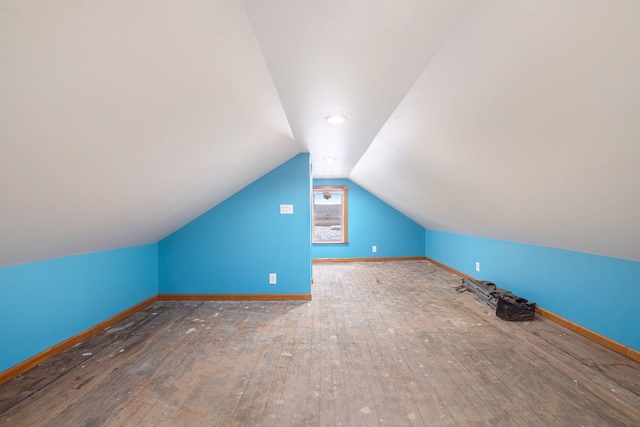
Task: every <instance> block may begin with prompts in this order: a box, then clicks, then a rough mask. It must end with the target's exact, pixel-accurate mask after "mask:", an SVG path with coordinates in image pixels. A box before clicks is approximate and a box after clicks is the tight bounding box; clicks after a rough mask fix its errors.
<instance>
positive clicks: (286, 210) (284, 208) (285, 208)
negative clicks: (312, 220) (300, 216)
mask: <svg viewBox="0 0 640 427" xmlns="http://www.w3.org/2000/svg"><path fill="white" fill-rule="evenodd" d="M280 213H281V214H282V215H292V214H293V205H280Z"/></svg>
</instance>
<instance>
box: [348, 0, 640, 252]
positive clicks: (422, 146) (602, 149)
mask: <svg viewBox="0 0 640 427" xmlns="http://www.w3.org/2000/svg"><path fill="white" fill-rule="evenodd" d="M639 22H640V2H633V1H613V2H609V1H562V2H557V1H533V2H504V1H482V2H474V3H473V4H472V6H471V7H470V8H469V9H468V11H467V13H466V14H465V16H464V17H463V19H462V20H461V22H460V23H459V25H458V26H457V27H456V28H455V30H454V31H453V32H452V33H451V34H450V35H449V37H448V38H447V40H446V42H445V43H444V45H443V46H442V48H441V49H440V51H439V52H438V53H437V54H436V55H435V57H434V58H433V59H432V61H431V63H430V64H429V66H428V67H427V68H426V69H425V71H424V73H423V74H422V76H421V77H420V79H419V80H418V82H417V83H416V84H415V86H414V87H413V88H412V89H411V91H410V93H409V94H408V96H407V97H406V98H405V99H404V100H403V101H402V102H401V103H400V105H399V106H398V108H397V109H396V111H395V112H394V113H393V114H392V115H391V117H390V119H389V121H388V122H387V123H386V125H385V126H384V128H383V129H382V131H381V132H380V133H379V134H378V135H377V137H376V138H375V140H374V141H373V143H372V145H371V147H370V148H369V150H368V151H367V153H366V154H365V155H364V156H363V157H362V159H361V160H360V162H359V163H358V165H357V166H356V167H355V169H354V170H353V171H352V173H351V177H352V179H353V180H354V181H356V182H358V183H360V184H362V185H363V186H364V187H365V188H367V189H369V190H370V191H372V192H373V193H375V194H377V195H378V196H379V197H381V198H382V199H384V200H386V201H388V202H389V203H390V204H392V205H394V206H395V207H396V208H398V209H399V210H401V211H403V212H404V213H406V214H408V215H409V216H410V217H412V218H413V219H415V220H416V221H418V222H419V223H421V224H422V225H424V226H426V227H428V228H432V229H437V230H447V231H453V232H458V233H465V234H471V235H476V236H485V237H493V238H499V239H506V240H513V241H519V242H526V243H533V244H539V245H544V246H550V247H557V248H563V249H571V250H577V251H583V252H588V253H595V254H602V255H608V256H614V257H620V258H627V259H632V260H640V166H639V160H640V25H638V23H639Z"/></svg>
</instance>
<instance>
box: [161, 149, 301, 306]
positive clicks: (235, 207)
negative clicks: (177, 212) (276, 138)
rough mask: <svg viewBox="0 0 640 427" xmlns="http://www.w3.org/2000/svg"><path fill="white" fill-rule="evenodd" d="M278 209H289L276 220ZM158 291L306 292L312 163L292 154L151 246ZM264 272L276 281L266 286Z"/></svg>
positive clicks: (204, 292) (181, 292)
mask: <svg viewBox="0 0 640 427" xmlns="http://www.w3.org/2000/svg"><path fill="white" fill-rule="evenodd" d="M280 204H293V205H294V214H293V215H281V214H280ZM158 255H159V267H160V269H159V292H160V293H161V294H309V293H311V166H310V163H309V154H308V153H303V154H299V155H297V156H296V157H294V158H292V159H291V160H289V161H287V162H285V163H284V164H282V165H280V166H279V167H277V168H276V169H274V170H272V171H271V172H269V173H268V174H266V175H264V176H263V177H262V178H260V179H258V180H257V181H255V182H253V183H252V184H250V185H249V186H247V187H245V188H244V189H242V190H241V191H239V192H238V193H236V194H234V195H233V196H231V197H230V198H228V199H227V200H225V201H224V202H222V203H220V204H219V205H217V206H216V207H214V208H213V209H211V210H210V211H208V212H207V213H205V214H204V215H202V216H200V217H198V218H196V219H195V220H193V221H192V222H190V223H189V224H187V225H185V226H184V227H182V228H181V229H179V230H177V231H176V232H174V233H173V234H171V235H169V236H168V237H167V238H165V239H163V240H162V241H160V242H159V244H158ZM269 273H276V274H277V277H278V283H277V284H276V285H269V280H268V279H269Z"/></svg>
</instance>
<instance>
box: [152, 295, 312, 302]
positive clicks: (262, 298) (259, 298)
mask: <svg viewBox="0 0 640 427" xmlns="http://www.w3.org/2000/svg"><path fill="white" fill-rule="evenodd" d="M158 300H160V301H311V294H159V295H158Z"/></svg>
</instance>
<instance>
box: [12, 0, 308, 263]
mask: <svg viewBox="0 0 640 427" xmlns="http://www.w3.org/2000/svg"><path fill="white" fill-rule="evenodd" d="M298 152H299V150H298V147H297V145H296V143H295V141H294V140H293V136H292V134H291V129H290V128H289V125H288V123H287V120H286V116H285V115H284V111H283V109H282V105H281V103H280V101H279V98H278V95H277V92H276V89H275V87H274V85H273V81H272V80H271V78H270V76H269V72H268V70H267V67H266V65H265V63H264V60H263V58H262V55H261V53H260V49H259V47H258V44H257V43H256V40H255V37H254V35H253V32H252V29H251V26H250V24H249V21H248V20H247V17H246V14H245V12H244V9H243V7H242V4H241V3H240V2H239V1H236V0H216V1H185V2H182V1H169V0H165V1H158V0H147V1H105V2H100V1H95V2H77V1H70V0H64V1H63V0H58V1H51V2H41V1H28V0H16V1H6V0H4V1H0V265H8V264H14V263H19V262H26V261H32V260H36V259H43V258H50V257H56V256H63V255H69V254H76V253H84V252H90V251H97V250H103V249H112V248H120V247H126V246H133V245H139V244H144V243H151V242H157V241H158V240H159V239H160V238H162V237H164V236H166V235H167V234H169V233H170V232H172V231H174V230H175V229H177V228H179V227H180V226H182V225H183V224H185V223H186V222H188V221H190V220H191V219H193V218H194V217H196V216H198V215H199V214H201V213H203V212H204V211H206V210H207V209H208V208H210V207H212V206H214V205H215V204H217V203H218V202H220V201H222V200H224V199H225V198H226V197H228V196H229V195H231V194H233V193H234V192H235V191H237V190H239V189H240V188H242V187H243V186H245V185H247V184H249V183H250V182H251V181H253V180H254V179H256V178H258V177H259V176H260V175H262V174H264V173H266V172H267V171H269V170H270V169H272V168H274V167H275V166H277V165H278V164H280V163H282V162H283V161H285V160H287V159H288V158H290V157H292V156H293V155H295V154H296V153H298Z"/></svg>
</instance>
